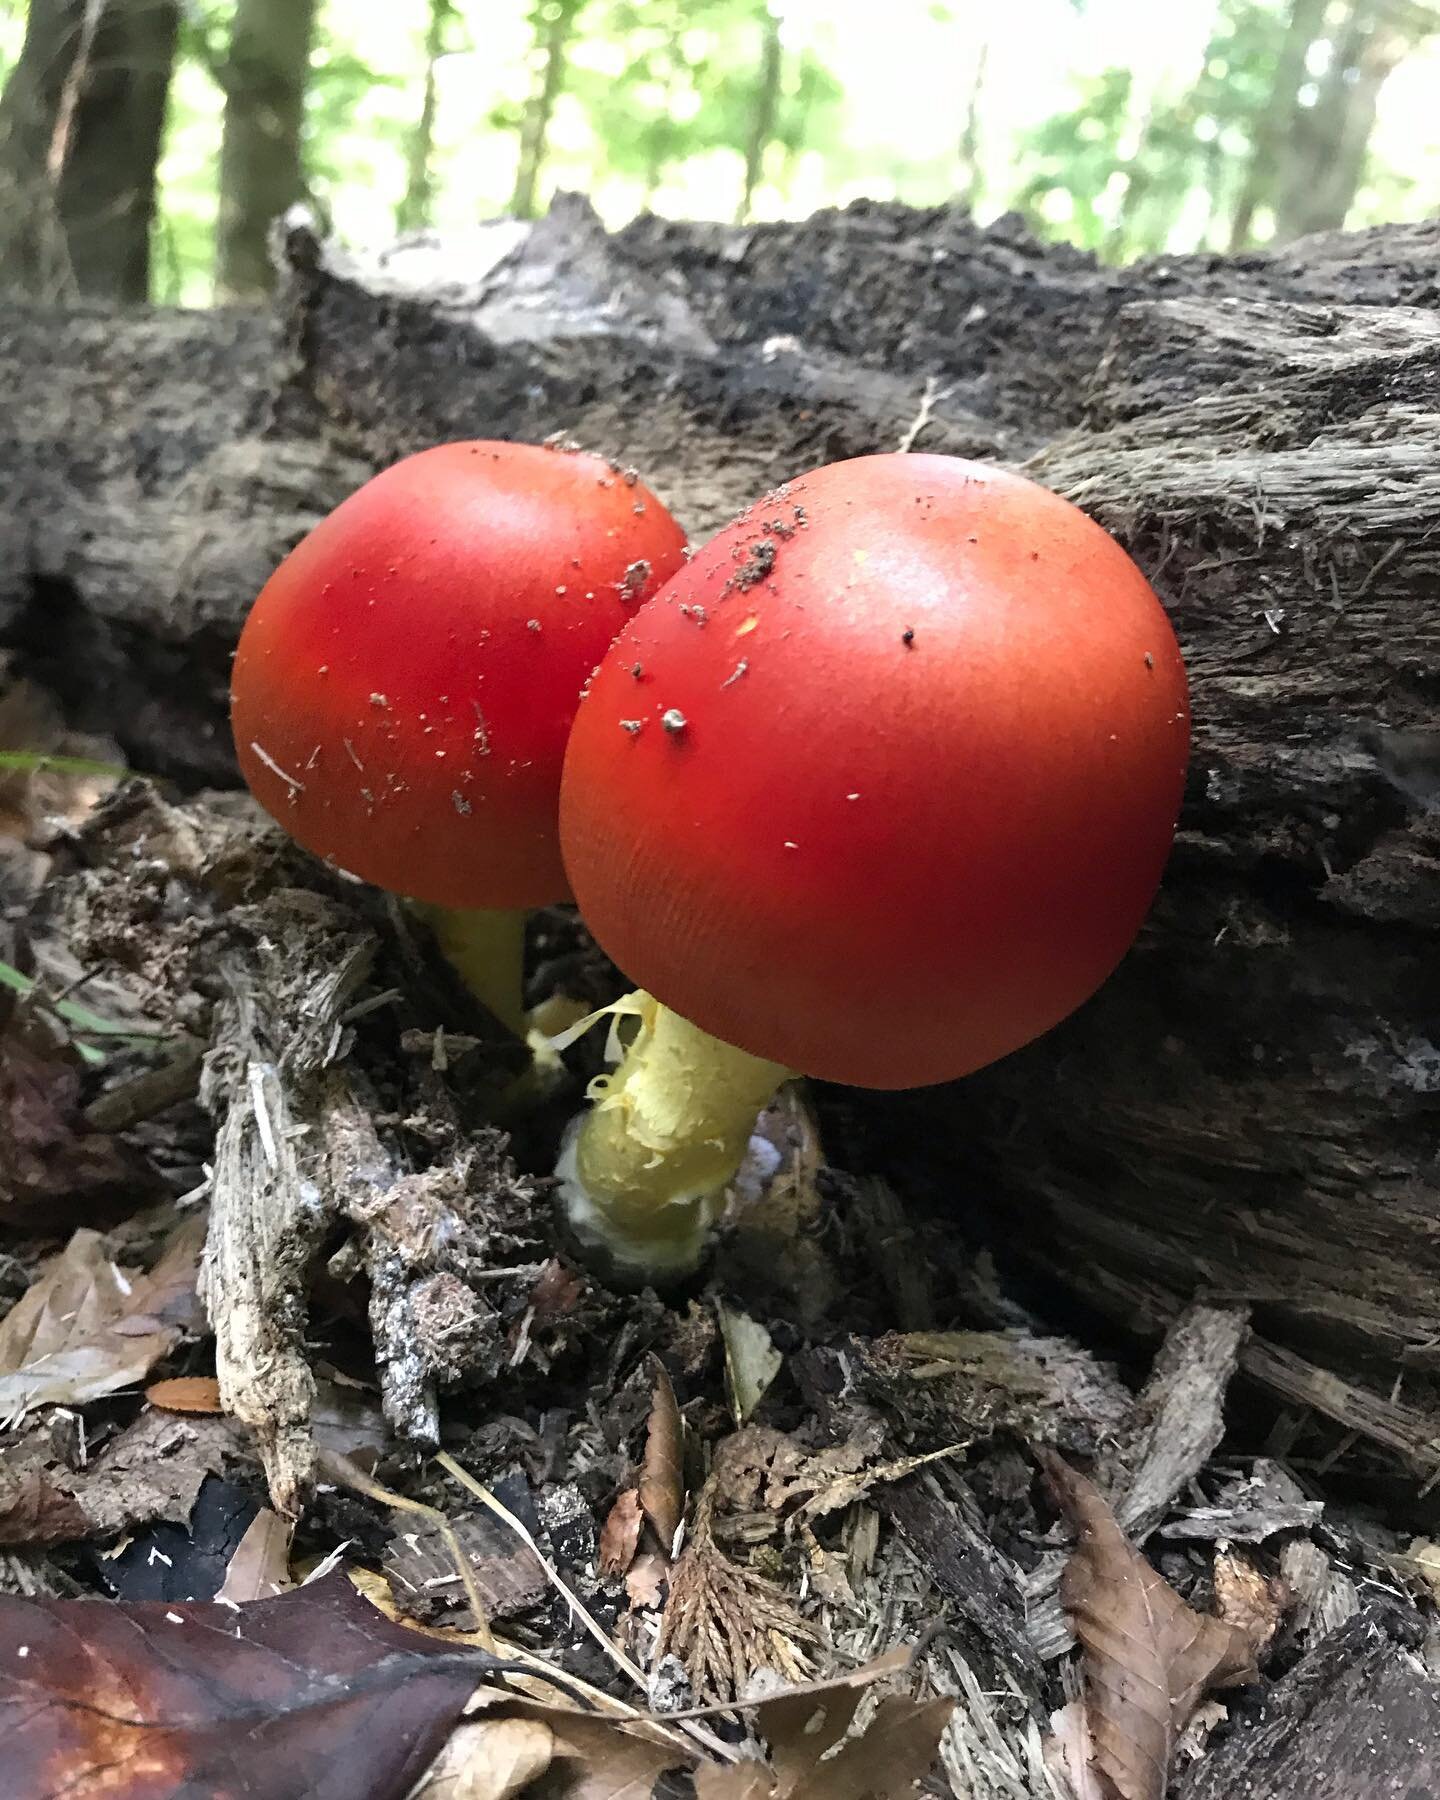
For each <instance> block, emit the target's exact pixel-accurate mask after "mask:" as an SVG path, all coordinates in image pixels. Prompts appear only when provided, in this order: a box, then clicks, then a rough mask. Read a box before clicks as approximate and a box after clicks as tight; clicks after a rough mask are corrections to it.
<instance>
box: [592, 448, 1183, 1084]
mask: <svg viewBox="0 0 1440 1800" xmlns="http://www.w3.org/2000/svg"><path fill="white" fill-rule="evenodd" d="M1188 748H1189V708H1188V704H1187V698H1186V683H1185V671H1184V666H1183V664H1182V662H1181V658H1180V651H1179V648H1178V646H1177V644H1176V641H1175V638H1174V635H1173V633H1172V631H1171V629H1170V625H1169V623H1168V621H1167V619H1166V617H1165V614H1164V611H1163V610H1162V608H1161V606H1160V603H1159V601H1158V600H1157V599H1156V597H1155V595H1154V593H1153V592H1152V590H1151V589H1150V587H1149V585H1148V584H1147V582H1146V581H1145V579H1144V577H1143V576H1142V575H1141V573H1140V571H1139V570H1138V569H1137V568H1136V567H1135V565H1134V564H1133V563H1132V562H1131V561H1130V559H1129V557H1128V556H1126V555H1125V553H1124V552H1123V551H1122V550H1121V549H1120V548H1119V546H1118V545H1117V544H1116V543H1115V542H1114V541H1113V539H1111V538H1110V537H1109V536H1107V534H1106V533H1105V532H1104V531H1102V530H1101V529H1100V527H1099V526H1097V525H1095V524H1094V523H1093V522H1092V521H1091V520H1089V519H1087V518H1086V517H1085V516H1084V515H1083V514H1082V513H1080V512H1079V511H1078V510H1077V509H1076V508H1075V507H1073V506H1071V505H1070V504H1069V503H1068V502H1066V501H1064V500H1061V499H1059V498H1057V497H1056V496H1055V495H1053V494H1051V493H1049V492H1047V491H1046V490H1045V489H1043V488H1039V487H1037V486H1035V485H1034V484H1033V483H1031V482H1028V481H1025V480H1024V479H1022V478H1021V477H1019V476H1015V475H1011V474H1008V473H1006V472H1003V471H1001V470H997V469H992V468H986V467H983V466H980V465H977V464H972V463H966V462H962V461H959V460H957V459H952V458H948V457H937V456H914V455H910V456H903V455H894V456H875V457H864V458H860V459H857V460H855V461H852V462H844V463H837V464H833V465H831V466H829V467H827V468H824V469H820V470H817V471H815V472H814V473H812V474H809V475H806V476H803V477H801V478H799V479H798V480H795V481H793V482H791V483H789V484H788V485H787V486H786V487H782V488H780V489H778V490H777V491H776V492H775V493H773V494H770V495H767V496H766V498H765V499H764V500H762V501H760V502H758V503H757V504H756V505H755V506H753V507H751V508H750V509H749V510H748V511H747V512H746V513H745V514H743V515H742V516H741V518H740V519H738V520H737V521H736V522H735V523H734V524H732V525H731V526H729V527H727V529H725V530H724V531H722V532H721V533H720V535H719V536H718V537H717V538H716V539H715V540H714V541H713V542H711V543H710V544H708V545H706V547H705V548H704V549H703V550H701V551H699V552H698V553H697V554H696V556H695V558H694V560H693V561H692V562H691V563H690V564H688V565H687V566H686V567H685V568H683V569H682V570H681V571H680V573H679V574H678V575H676V576H675V577H674V578H673V579H672V580H671V581H670V582H669V583H668V584H667V586H666V587H665V589H664V590H663V592H662V593H661V594H660V596H659V597H658V598H657V599H656V600H654V601H653V602H652V603H651V604H649V605H648V606H646V607H645V608H644V609H643V610H642V611H641V612H640V613H639V614H637V616H636V617H635V618H634V619H633V620H632V621H631V622H630V623H629V625H627V627H626V629H625V631H624V632H623V633H622V634H621V636H620V637H619V639H618V640H617V641H616V643H615V645H614V646H613V648H612V649H611V651H610V653H609V655H608V656H607V657H606V659H605V662H604V664H603V666H602V668H601V671H600V674H599V675H598V676H597V678H596V679H595V681H594V682H593V683H592V684H591V688H590V692H589V695H588V697H587V698H586V699H585V700H584V701H583V703H582V704H581V707H580V711H579V713H578V715H577V718H576V723H575V727H574V730H573V732H572V734H571V739H570V748H569V752H568V755H567V759H566V765H565V779H564V784H563V789H562V795H561V841H562V847H563V849H564V853H565V859H566V865H567V868H568V871H569V875H570V880H571V884H572V887H573V889H574V892H575V896H576V898H577V900H578V901H579V903H580V907H581V910H582V912H583V914H584V916H585V918H586V919H587V921H588V923H589V925H590V927H591V929H592V931H593V932H594V933H595V936H596V937H597V938H598V940H599V942H600V943H601V944H602V945H603V946H604V948H605V949H606V950H607V951H608V952H609V954H610V955H611V956H612V957H613V958H614V959H615V960H616V962H617V963H619V965H620V966H621V968H623V969H624V970H625V972H626V974H627V975H628V976H629V977H630V978H631V979H632V980H633V981H635V982H637V983H638V984H639V985H640V986H642V987H644V988H646V989H648V990H649V991H650V992H651V993H653V994H655V995H656V996H657V997H658V998H659V999H660V1000H662V1001H664V1002H665V1004H666V1005H668V1006H670V1007H671V1008H673V1009H674V1010H676V1011H678V1012H680V1013H682V1014H683V1015H684V1016H685V1017H687V1018H688V1019H690V1020H691V1021H692V1022H693V1023H695V1024H697V1025H699V1026H701V1027H703V1028H704V1029H705V1030H707V1031H709V1032H710V1033H711V1034H712V1035H714V1036H716V1037H719V1038H722V1039H723V1040H725V1041H726V1042H728V1043H732V1044H736V1045H739V1046H741V1047H742V1048H744V1049H746V1050H750V1051H752V1052H754V1053H755V1054H757V1055H760V1056H765V1057H769V1058H772V1059H773V1060H775V1061H777V1062H780V1063H783V1064H785V1065H786V1066H788V1067H790V1068H794V1069H797V1070H800V1071H802V1072H805V1073H808V1074H812V1075H817V1076H823V1077H826V1078H829V1079H831V1080H836V1081H844V1082H850V1083H854V1084H857V1085H860V1086H869V1087H880V1088H889V1087H906V1086H916V1085H920V1084H924V1083H928V1082H935V1081H943V1080H947V1079H950V1078H953V1077H956V1076H960V1075H963V1074H966V1073H968V1072H970V1071H971V1070H973V1069H976V1068H978V1067H980V1066H982V1065H983V1064H985V1063H988V1062H991V1061H993V1060H995V1059H996V1058H998V1057H1001V1056H1004V1055H1006V1054H1007V1053H1008V1052H1010V1051H1011V1050H1014V1049H1016V1048H1018V1046H1020V1045H1021V1044H1024V1043H1026V1042H1028V1041H1029V1040H1030V1039H1032V1038H1034V1037H1036V1036H1038V1035H1039V1034H1040V1033H1041V1032H1043V1031H1046V1030H1047V1029H1049V1027H1050V1026H1052V1025H1054V1024H1056V1023H1057V1022H1058V1021H1059V1020H1061V1019H1062V1018H1064V1017H1065V1016H1066V1014H1068V1013H1069V1012H1071V1011H1072V1010H1073V1009H1074V1008H1075V1007H1077V1006H1078V1005H1079V1004H1080V1003H1081V1002H1082V1001H1083V1000H1085V999H1086V998H1087V997H1088V996H1089V995H1090V994H1091V993H1093V991H1094V990H1095V989H1096V988H1097V987H1098V986H1099V985H1100V983H1101V982H1102V981H1103V980H1104V979H1105V977H1106V976H1107V975H1108V974H1109V973H1110V971H1111V970H1112V969H1113V968H1114V966H1115V964H1116V963H1117V962H1118V961H1119V960H1120V958H1121V956H1122V955H1123V954H1124V952H1125V950H1126V948H1127V947H1128V946H1129V944H1130V942H1131V940H1132V939H1133V937H1134V936H1135V933H1136V931H1137V930H1138V928H1139V926H1140V923H1141V921H1142V919H1143V917H1144V915H1145V912H1146V910H1147V909H1148V907H1149V905H1150V902H1151V899H1152V897H1153V895H1154V892H1155V888H1156V885H1157V883H1158V881H1159V877H1160V872H1161V869H1162V867H1163V865H1164V862H1165V858H1166V855H1167V853H1168V850H1169V847H1170V843H1171V839H1172V836H1173V832H1174V826H1175V819H1176V814H1177V812H1178V810H1179V805H1180V799H1181V792H1182V788H1183V784H1184V775H1185V765H1186V760H1187V755H1188Z"/></svg>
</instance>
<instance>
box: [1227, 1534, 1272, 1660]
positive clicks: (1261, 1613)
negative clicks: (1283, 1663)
mask: <svg viewBox="0 0 1440 1800" xmlns="http://www.w3.org/2000/svg"><path fill="white" fill-rule="evenodd" d="M1284 1585H1285V1584H1284V1583H1283V1582H1281V1581H1279V1580H1278V1579H1277V1580H1275V1581H1272V1580H1271V1579H1270V1577H1269V1576H1268V1575H1267V1574H1266V1573H1265V1571H1264V1570H1263V1569H1262V1568H1261V1567H1260V1565H1259V1564H1258V1563H1257V1562H1256V1560H1255V1558H1254V1557H1253V1556H1251V1555H1250V1554H1249V1553H1248V1552H1246V1551H1244V1550H1222V1551H1221V1553H1220V1554H1219V1555H1218V1556H1217V1557H1216V1558H1215V1611H1216V1612H1217V1614H1218V1615H1219V1616H1220V1617H1221V1618H1222V1619H1223V1620H1224V1621H1225V1623H1226V1624H1227V1625H1233V1626H1234V1627H1235V1629H1236V1630H1237V1631H1239V1632H1241V1633H1242V1634H1243V1635H1244V1637H1245V1640H1246V1642H1247V1643H1248V1644H1249V1645H1250V1649H1251V1651H1252V1653H1253V1654H1254V1655H1255V1656H1257V1657H1258V1656H1259V1655H1260V1653H1261V1651H1262V1650H1264V1649H1266V1648H1267V1647H1268V1645H1269V1644H1270V1642H1271V1640H1272V1639H1273V1638H1274V1636H1275V1633H1276V1632H1277V1631H1278V1630H1279V1629H1280V1621H1281V1619H1282V1618H1283V1617H1284V1616H1285V1593H1284Z"/></svg>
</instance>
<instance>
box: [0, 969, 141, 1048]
mask: <svg viewBox="0 0 1440 1800" xmlns="http://www.w3.org/2000/svg"><path fill="white" fill-rule="evenodd" d="M36 985H37V984H36V983H35V982H34V981H33V980H32V979H31V977H30V976H28V975H25V974H22V973H21V971H20V970H19V969H17V968H15V967H14V965H13V964H11V963H7V962H4V961H3V960H0V987H8V988H13V989H14V991H15V992H16V993H17V994H23V995H25V997H26V998H27V999H28V998H29V997H30V996H31V995H32V994H35V990H36ZM36 1004H37V1005H38V1006H44V1007H46V1008H48V1009H49V1011H51V1012H53V1013H58V1014H59V1016H60V1017H61V1018H62V1019H64V1021H65V1023H66V1024H67V1025H73V1026H74V1027H75V1029H76V1030H77V1031H80V1032H84V1033H86V1034H87V1035H88V1036H91V1037H112V1038H121V1039H123V1040H124V1041H125V1042H126V1043H129V1044H156V1043H160V1042H162V1041H163V1040H164V1039H165V1038H168V1037H169V1036H170V1033H169V1032H168V1031H146V1030H145V1029H144V1028H143V1027H142V1026H135V1025H122V1024H120V1023H119V1021H118V1020H115V1019H104V1018H101V1016H100V1014H99V1013H93V1012H91V1011H90V1008H89V1007H88V1006H81V1005H80V1004H79V1002H78V1001H75V1000H52V999H50V998H49V996H48V995H47V994H45V992H44V991H43V990H42V991H41V992H40V993H39V994H38V995H37V996H36ZM85 1048H86V1046H84V1045H82V1046H81V1050H82V1052H83V1051H84V1049H85Z"/></svg>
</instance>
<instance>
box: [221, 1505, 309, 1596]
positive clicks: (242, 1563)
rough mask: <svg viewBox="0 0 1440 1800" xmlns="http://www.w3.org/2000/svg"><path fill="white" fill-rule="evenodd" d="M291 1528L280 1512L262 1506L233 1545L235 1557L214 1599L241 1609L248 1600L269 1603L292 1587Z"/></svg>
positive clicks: (232, 1558)
mask: <svg viewBox="0 0 1440 1800" xmlns="http://www.w3.org/2000/svg"><path fill="white" fill-rule="evenodd" d="M293 1529H294V1527H293V1524H292V1522H291V1521H290V1520H288V1519H282V1518H281V1517H280V1515H279V1513H276V1512H271V1510H270V1508H269V1507H268V1506H262V1507H261V1508H260V1511H259V1512H258V1513H256V1515H255V1517H254V1518H253V1519H252V1520H251V1521H250V1523H249V1524H248V1525H247V1526H246V1528H245V1535H244V1536H243V1537H242V1538H241V1539H240V1542H239V1543H238V1544H237V1545H236V1546H235V1554H234V1555H233V1556H232V1557H231V1558H230V1566H229V1568H227V1569H226V1571H225V1580H224V1581H223V1583H222V1584H221V1587H220V1591H219V1593H218V1594H216V1596H215V1598H216V1599H217V1600H229V1601H231V1602H232V1603H233V1604H235V1605H237V1606H243V1605H245V1604H246V1603H247V1602H248V1601H251V1600H269V1599H271V1598H273V1596H274V1595H276V1594H283V1593H284V1592H285V1591H286V1590H287V1589H288V1588H292V1587H294V1585H295V1583H294V1582H293V1581H292V1580H291V1579H290V1537H291V1533H292V1531H293Z"/></svg>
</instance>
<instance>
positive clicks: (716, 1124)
mask: <svg viewBox="0 0 1440 1800" xmlns="http://www.w3.org/2000/svg"><path fill="white" fill-rule="evenodd" d="M613 1010H614V1011H616V1012H617V1013H619V1014H626V1013H629V1014H635V1015H638V1018H639V1029H638V1031H637V1032H636V1034H635V1036H634V1038H633V1040H632V1041H631V1043H630V1047H629V1049H628V1050H627V1051H626V1052H625V1054H624V1056H623V1058H622V1059H621V1061H620V1065H619V1067H618V1068H617V1069H615V1070H614V1071H613V1073H611V1074H607V1075H598V1076H596V1078H595V1080H594V1081H592V1082H591V1084H590V1097H591V1099H592V1101H593V1105H592V1106H591V1108H590V1110H589V1111H588V1112H586V1113H583V1114H582V1115H581V1116H580V1117H579V1118H578V1119H577V1120H576V1121H575V1122H574V1123H573V1124H572V1126H571V1127H570V1131H569V1133H568V1134H567V1136H566V1140H565V1145H564V1148H563V1149H562V1151H561V1155H560V1161H559V1164H558V1166H557V1170H556V1173H557V1174H558V1176H559V1177H560V1188H561V1195H562V1198H563V1200H564V1203H565V1206H566V1208H567V1211H568V1213H569V1217H570V1222H571V1224H572V1225H573V1226H574V1228H575V1231H576V1233H577V1235H578V1236H579V1238H580V1239H581V1241H582V1242H583V1243H585V1244H587V1245H590V1246H593V1247H594V1248H596V1249H597V1250H600V1251H601V1252H603V1253H604V1254H605V1255H606V1256H608V1257H609V1259H610V1260H611V1262H612V1263H613V1264H614V1265H615V1266H616V1268H618V1269H620V1270H622V1271H625V1272H629V1273H634V1274H656V1275H663V1274H666V1273H669V1274H679V1273H682V1272H684V1271H685V1270H688V1269H691V1268H693V1267H694V1266H695V1264H696V1263H697V1262H698V1261H699V1260H700V1256H701V1253H702V1251H703V1249H704V1246H705V1236H706V1233H707V1232H708V1230H709V1228H710V1226H711V1225H712V1224H713V1223H714V1221H715V1219H716V1217H717V1216H718V1214H719V1211H720V1208H721V1205H722V1203H723V1201H724V1197H725V1190H726V1188H727V1187H728V1186H729V1184H730V1182H731V1181H732V1180H733V1179H734V1178H735V1175H736V1174H737V1172H738V1171H739V1168H740V1165H741V1163H742V1162H743V1160H744V1158H745V1152H746V1150H747V1148H748V1146H749V1143H750V1138H751V1135H752V1133H753V1132H754V1129H755V1121H756V1119H757V1118H758V1116H759V1114H760V1112H761V1110H762V1109H763V1108H764V1107H765V1106H766V1104H767V1103H768V1102H769V1101H770V1100H771V1099H772V1097H773V1096H774V1093H775V1090H776V1089H777V1088H778V1087H779V1086H780V1084H781V1082H783V1081H785V1080H787V1079H788V1078H789V1076H790V1074H791V1071H790V1070H789V1069H786V1068H784V1067H783V1066H782V1065H781V1064H779V1063H773V1062H767V1061H766V1060H765V1058H763V1057H760V1056H751V1055H750V1054H749V1052H748V1051H745V1050H737V1049H735V1048H734V1046H733V1045H730V1044H723V1043H721V1042H720V1040H719V1038H713V1037H711V1036H710V1034H709V1032H707V1031H701V1030H700V1028H699V1027H698V1026H696V1025H692V1024H690V1023H689V1021H688V1020H686V1019H683V1018H681V1017H680V1015H679V1014H678V1013H675V1012H671V1011H670V1009H669V1008H668V1007H666V1006H662V1005H661V1004H660V1002H659V1001H658V1000H656V999H654V998H652V996H651V995H649V994H643V993H636V994H632V995H630V996H629V997H628V998H627V999H626V1000H623V1001H621V1002H620V1003H619V1005H618V1006H617V1007H616V1008H614V1009H613Z"/></svg>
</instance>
